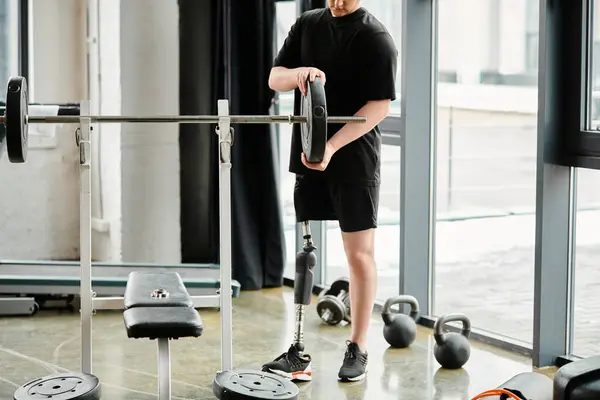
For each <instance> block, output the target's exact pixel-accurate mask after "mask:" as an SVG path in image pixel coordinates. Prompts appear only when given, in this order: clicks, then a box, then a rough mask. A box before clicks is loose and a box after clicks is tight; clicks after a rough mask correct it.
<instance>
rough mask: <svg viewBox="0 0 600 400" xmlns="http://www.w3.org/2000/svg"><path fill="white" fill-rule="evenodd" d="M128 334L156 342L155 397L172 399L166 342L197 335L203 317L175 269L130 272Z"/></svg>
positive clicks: (126, 327) (125, 302)
mask: <svg viewBox="0 0 600 400" xmlns="http://www.w3.org/2000/svg"><path fill="white" fill-rule="evenodd" d="M124 306H125V307H124V308H125V311H124V312H123V320H124V322H125V329H126V330H127V336H128V337H130V338H135V339H141V338H146V339H151V340H152V339H156V340H157V342H158V398H159V400H166V399H170V398H171V355H170V349H169V344H170V343H169V341H170V340H171V339H179V338H185V337H199V336H201V335H202V331H203V329H204V327H203V324H202V319H201V318H200V315H199V314H198V311H196V309H195V308H194V303H193V301H192V299H191V298H190V295H189V293H188V291H187V289H186V288H185V285H184V284H183V281H182V279H181V277H180V276H179V274H178V273H177V272H138V271H135V272H132V273H130V274H129V278H128V280H127V286H126V287H125V296H124Z"/></svg>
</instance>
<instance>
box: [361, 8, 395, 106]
mask: <svg viewBox="0 0 600 400" xmlns="http://www.w3.org/2000/svg"><path fill="white" fill-rule="evenodd" d="M361 5H362V7H364V8H366V9H367V10H368V11H369V12H370V13H371V14H373V15H374V16H375V18H377V19H378V20H379V21H381V23H382V24H383V25H384V26H385V27H386V28H387V30H388V31H389V33H390V35H392V38H393V39H394V43H395V44H396V48H397V49H398V69H397V74H396V96H397V98H396V101H394V102H393V103H392V106H391V111H390V113H391V114H392V115H400V92H401V85H400V84H401V80H400V79H401V75H400V74H401V70H402V67H401V62H400V61H401V60H400V54H401V52H402V2H401V1H397V0H362V2H361Z"/></svg>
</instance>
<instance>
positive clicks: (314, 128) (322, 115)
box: [300, 77, 327, 163]
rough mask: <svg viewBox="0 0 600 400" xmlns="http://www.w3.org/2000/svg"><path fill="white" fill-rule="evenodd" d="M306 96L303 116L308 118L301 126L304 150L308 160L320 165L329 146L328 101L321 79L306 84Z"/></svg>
mask: <svg viewBox="0 0 600 400" xmlns="http://www.w3.org/2000/svg"><path fill="white" fill-rule="evenodd" d="M306 87H307V91H306V96H303V97H302V105H301V110H300V112H301V114H302V115H303V116H305V117H306V123H305V124H300V132H301V133H302V150H303V151H304V155H306V160H307V161H308V162H312V163H320V162H321V161H323V157H324V156H325V146H326V145H327V101H326V99H325V87H324V86H323V81H322V80H321V78H319V77H316V78H315V81H314V82H310V80H308V81H307V82H306Z"/></svg>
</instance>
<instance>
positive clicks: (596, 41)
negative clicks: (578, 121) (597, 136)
mask: <svg viewBox="0 0 600 400" xmlns="http://www.w3.org/2000/svg"><path fill="white" fill-rule="evenodd" d="M598 1H599V0H593V1H592V0H588V4H589V15H590V17H591V19H590V22H591V23H590V26H589V36H588V40H589V42H588V44H589V51H590V57H589V60H588V62H589V63H590V64H591V68H590V69H589V75H588V77H587V79H588V80H587V87H588V90H589V92H588V93H589V96H590V97H589V99H588V101H587V104H588V116H587V128H588V129H591V130H600V25H599V24H600V19H599V18H600V14H599V12H600V11H599V10H600V3H599V2H598Z"/></svg>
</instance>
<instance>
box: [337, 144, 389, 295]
mask: <svg viewBox="0 0 600 400" xmlns="http://www.w3.org/2000/svg"><path fill="white" fill-rule="evenodd" d="M326 243H327V255H326V257H327V266H326V268H325V282H326V284H331V283H332V282H333V281H335V280H337V279H338V278H340V277H342V276H349V271H348V263H347V261H346V255H345V253H344V245H343V243H342V233H341V231H340V227H339V224H338V223H337V221H335V222H334V221H329V222H328V223H327V239H326ZM399 244H400V147H399V146H391V145H383V146H382V147H381V187H380V191H379V216H378V228H377V231H376V233H375V262H376V263H377V271H378V286H377V299H378V300H382V301H384V300H386V299H387V298H388V297H391V296H394V295H397V294H398V292H399V290H400V284H399V282H400V250H399V247H398V246H399Z"/></svg>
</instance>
